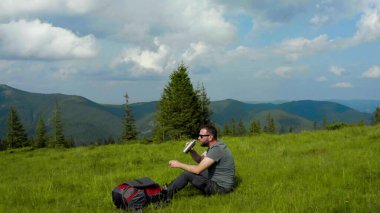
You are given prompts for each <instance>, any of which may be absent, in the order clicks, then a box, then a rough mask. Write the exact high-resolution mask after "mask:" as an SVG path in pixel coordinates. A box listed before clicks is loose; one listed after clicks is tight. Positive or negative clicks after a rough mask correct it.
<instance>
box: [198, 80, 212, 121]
mask: <svg viewBox="0 0 380 213" xmlns="http://www.w3.org/2000/svg"><path fill="white" fill-rule="evenodd" d="M197 94H198V99H199V103H200V116H201V117H200V119H201V125H207V124H210V123H211V121H210V116H211V115H212V111H211V109H210V99H209V98H208V97H207V93H206V89H205V87H204V85H203V84H201V85H199V84H198V88H197Z"/></svg>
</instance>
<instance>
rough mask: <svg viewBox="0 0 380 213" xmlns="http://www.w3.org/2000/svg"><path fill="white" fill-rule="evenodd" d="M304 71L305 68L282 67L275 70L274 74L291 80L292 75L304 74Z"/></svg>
mask: <svg viewBox="0 0 380 213" xmlns="http://www.w3.org/2000/svg"><path fill="white" fill-rule="evenodd" d="M304 70H305V67H301V66H298V67H297V66H280V67H277V68H275V69H274V73H276V74H277V75H279V76H281V77H284V78H289V77H290V74H291V73H295V72H302V71H304Z"/></svg>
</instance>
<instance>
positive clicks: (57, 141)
mask: <svg viewBox="0 0 380 213" xmlns="http://www.w3.org/2000/svg"><path fill="white" fill-rule="evenodd" d="M53 122H54V124H53V129H54V131H53V134H54V135H53V138H52V140H53V141H52V144H51V146H52V147H57V148H63V147H68V145H67V144H66V141H65V135H64V134H63V126H62V122H61V107H60V106H59V104H58V102H55V108H54V114H53Z"/></svg>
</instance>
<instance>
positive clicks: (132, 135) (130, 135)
mask: <svg viewBox="0 0 380 213" xmlns="http://www.w3.org/2000/svg"><path fill="white" fill-rule="evenodd" d="M124 97H125V109H124V120H123V125H124V128H123V132H122V134H121V139H122V140H123V141H130V140H135V139H136V138H137V130H136V126H135V119H134V118H133V115H132V108H131V106H130V105H129V96H128V93H125V95H124Z"/></svg>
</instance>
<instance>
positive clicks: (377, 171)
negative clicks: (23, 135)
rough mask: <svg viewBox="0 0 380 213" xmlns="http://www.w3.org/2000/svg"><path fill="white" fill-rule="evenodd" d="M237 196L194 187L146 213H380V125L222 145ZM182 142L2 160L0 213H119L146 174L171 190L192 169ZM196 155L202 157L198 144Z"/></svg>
mask: <svg viewBox="0 0 380 213" xmlns="http://www.w3.org/2000/svg"><path fill="white" fill-rule="evenodd" d="M221 140H222V141H224V142H226V143H227V144H228V146H229V147H230V149H231V151H232V152H233V154H234V156H235V161H236V169H237V176H238V186H237V188H236V190H235V191H234V192H232V193H230V194H227V195H216V196H211V197H205V196H203V195H202V194H201V193H200V192H198V191H197V190H195V189H194V188H192V187H187V188H185V189H184V190H182V191H181V192H179V193H178V194H177V195H176V196H175V198H174V200H173V201H172V202H171V203H170V205H169V206H167V207H166V208H159V209H155V208H154V207H153V206H148V207H147V208H146V209H145V210H144V212H201V211H202V212H219V213H221V212H380V126H375V127H349V128H345V129H342V130H339V131H316V132H303V133H299V134H288V135H281V136H279V135H261V136H257V137H254V136H252V137H224V138H222V139H221ZM183 145H184V141H181V142H180V143H178V142H168V143H164V144H150V145H144V144H127V145H107V146H98V147H96V146H90V147H79V148H73V149H67V150H54V149H39V150H28V149H20V150H11V151H3V152H0V171H1V173H0V212H121V211H119V210H116V209H115V208H114V206H113V203H112V199H111V191H112V189H113V188H114V187H115V186H116V185H118V184H120V183H121V182H123V181H125V180H131V179H135V178H139V177H144V176H148V177H151V178H152V179H153V180H155V181H157V182H158V183H161V184H163V183H168V182H170V181H171V180H172V179H174V178H175V177H176V176H177V175H178V174H179V173H180V172H181V171H180V170H178V169H170V168H169V167H168V161H169V160H171V159H178V160H181V161H184V162H188V163H191V162H192V161H191V158H190V157H189V156H188V155H185V154H183V153H182V152H181V151H182V147H183ZM196 149H198V151H203V150H202V148H201V147H199V146H197V147H196Z"/></svg>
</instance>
